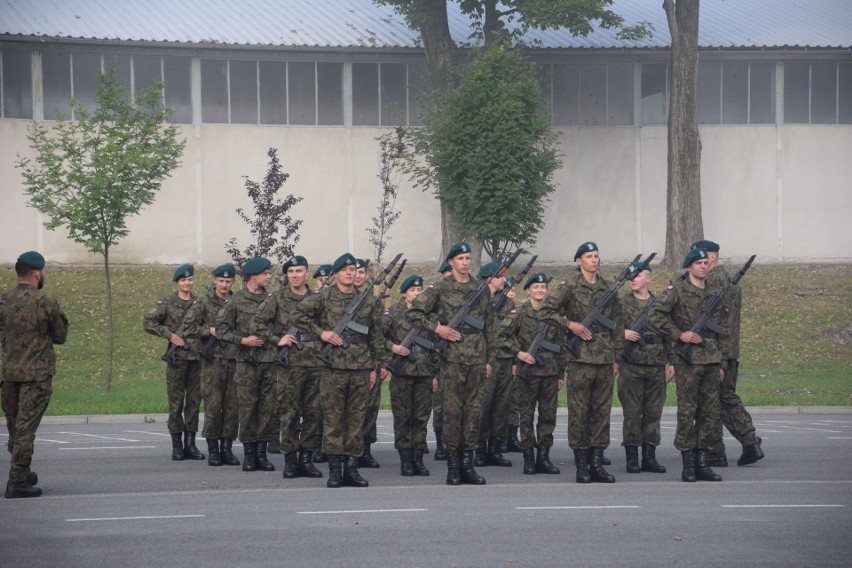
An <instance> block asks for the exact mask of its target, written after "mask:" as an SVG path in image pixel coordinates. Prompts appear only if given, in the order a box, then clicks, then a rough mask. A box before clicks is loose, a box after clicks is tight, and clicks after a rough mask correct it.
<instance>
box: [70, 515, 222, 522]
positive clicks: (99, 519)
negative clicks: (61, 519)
mask: <svg viewBox="0 0 852 568" xmlns="http://www.w3.org/2000/svg"><path fill="white" fill-rule="evenodd" d="M206 516H207V515H151V516H146V517H92V518H89V519H65V522H68V523H79V522H85V521H139V520H147V519H198V518H201V517H206Z"/></svg>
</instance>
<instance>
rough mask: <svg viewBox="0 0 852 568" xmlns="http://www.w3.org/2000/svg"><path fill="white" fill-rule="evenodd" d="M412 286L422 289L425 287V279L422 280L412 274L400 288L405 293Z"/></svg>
mask: <svg viewBox="0 0 852 568" xmlns="http://www.w3.org/2000/svg"><path fill="white" fill-rule="evenodd" d="M412 286H414V287H416V288H422V287H423V278H421V277H420V276H418V275H416V274H412V275H411V276H409V277H408V278H406V279H405V280H403V282H402V284H401V285H400V287H399V291H400V292H405V291H406V290H408V289H409V288H411V287H412Z"/></svg>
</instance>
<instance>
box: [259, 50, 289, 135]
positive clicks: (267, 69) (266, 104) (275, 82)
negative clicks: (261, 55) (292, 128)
mask: <svg viewBox="0 0 852 568" xmlns="http://www.w3.org/2000/svg"><path fill="white" fill-rule="evenodd" d="M259 71H260V123H261V124H287V63H285V62H284V61H261V62H260V65H259Z"/></svg>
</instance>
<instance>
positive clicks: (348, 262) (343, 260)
mask: <svg viewBox="0 0 852 568" xmlns="http://www.w3.org/2000/svg"><path fill="white" fill-rule="evenodd" d="M345 266H355V257H354V256H352V253H348V252H347V253H344V254H341V255H340V256H339V257H337V260H335V261H334V264H333V265H332V266H331V271H332V272H334V273H335V274H336V273H337V271H338V270H342V269H343V267H345Z"/></svg>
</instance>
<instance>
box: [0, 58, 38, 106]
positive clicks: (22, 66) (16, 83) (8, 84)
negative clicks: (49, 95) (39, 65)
mask: <svg viewBox="0 0 852 568" xmlns="http://www.w3.org/2000/svg"><path fill="white" fill-rule="evenodd" d="M0 66H2V74H0V83H2V86H3V87H2V93H3V105H2V108H0V112H2V116H3V118H30V119H31V118H32V117H33V80H32V52H31V51H24V50H16V49H5V50H3V51H2V52H0Z"/></svg>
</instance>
